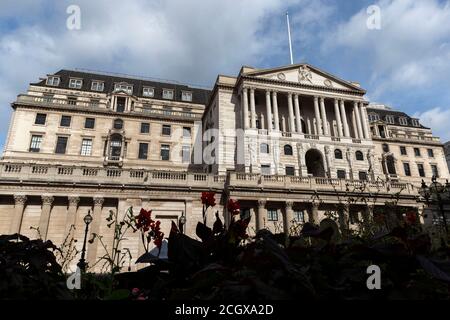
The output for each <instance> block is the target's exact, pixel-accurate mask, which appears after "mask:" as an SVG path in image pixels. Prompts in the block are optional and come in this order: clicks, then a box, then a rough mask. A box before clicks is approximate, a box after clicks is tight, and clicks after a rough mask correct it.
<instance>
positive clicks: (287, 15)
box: [286, 11, 294, 64]
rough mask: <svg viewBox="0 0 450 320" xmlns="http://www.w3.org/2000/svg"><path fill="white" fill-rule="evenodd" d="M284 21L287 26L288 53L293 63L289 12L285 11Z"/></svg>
mask: <svg viewBox="0 0 450 320" xmlns="http://www.w3.org/2000/svg"><path fill="white" fill-rule="evenodd" d="M286 21H287V28H288V37H289V53H290V54H291V64H294V57H293V55H292V39H291V26H290V24H289V13H288V12H287V11H286Z"/></svg>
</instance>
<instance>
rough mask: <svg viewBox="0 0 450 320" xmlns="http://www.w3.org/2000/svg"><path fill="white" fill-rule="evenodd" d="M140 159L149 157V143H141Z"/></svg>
mask: <svg viewBox="0 0 450 320" xmlns="http://www.w3.org/2000/svg"><path fill="white" fill-rule="evenodd" d="M138 157H139V159H145V160H146V159H147V157H148V143H139V156H138Z"/></svg>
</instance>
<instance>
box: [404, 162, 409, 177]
mask: <svg viewBox="0 0 450 320" xmlns="http://www.w3.org/2000/svg"><path fill="white" fill-rule="evenodd" d="M403 170H404V171H405V176H407V177H410V176H411V167H410V166H409V163H406V162H403Z"/></svg>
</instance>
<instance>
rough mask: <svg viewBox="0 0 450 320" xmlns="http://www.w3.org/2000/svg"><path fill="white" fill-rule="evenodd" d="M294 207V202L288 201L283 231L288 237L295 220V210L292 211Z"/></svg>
mask: <svg viewBox="0 0 450 320" xmlns="http://www.w3.org/2000/svg"><path fill="white" fill-rule="evenodd" d="M293 205H294V203H293V202H292V201H286V208H285V209H286V210H285V215H284V217H283V230H284V234H285V235H286V237H289V235H290V233H291V226H292V221H293V220H294V210H293V209H292V206H293Z"/></svg>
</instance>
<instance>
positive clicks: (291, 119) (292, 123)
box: [288, 92, 295, 133]
mask: <svg viewBox="0 0 450 320" xmlns="http://www.w3.org/2000/svg"><path fill="white" fill-rule="evenodd" d="M288 112H289V126H290V132H292V133H294V132H295V119H294V106H293V104H292V93H290V92H289V93H288Z"/></svg>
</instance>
